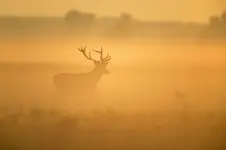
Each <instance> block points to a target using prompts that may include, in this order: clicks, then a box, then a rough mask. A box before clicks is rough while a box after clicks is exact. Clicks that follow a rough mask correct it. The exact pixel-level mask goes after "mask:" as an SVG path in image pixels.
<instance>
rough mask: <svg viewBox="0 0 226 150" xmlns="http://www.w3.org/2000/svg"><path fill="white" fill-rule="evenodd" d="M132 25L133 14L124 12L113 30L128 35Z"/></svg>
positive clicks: (114, 32) (121, 34) (120, 34)
mask: <svg viewBox="0 0 226 150" xmlns="http://www.w3.org/2000/svg"><path fill="white" fill-rule="evenodd" d="M131 25H132V15H130V14H128V13H122V14H121V15H120V17H119V19H118V21H117V22H116V25H115V27H114V29H113V30H112V31H111V32H112V33H113V34H116V35H119V36H127V35H129V33H130V32H131Z"/></svg>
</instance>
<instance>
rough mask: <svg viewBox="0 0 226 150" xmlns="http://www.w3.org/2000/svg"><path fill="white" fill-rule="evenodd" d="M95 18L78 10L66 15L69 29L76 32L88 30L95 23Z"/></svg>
mask: <svg viewBox="0 0 226 150" xmlns="http://www.w3.org/2000/svg"><path fill="white" fill-rule="evenodd" d="M95 17H96V16H95V14H92V13H82V12H79V11H77V10H69V11H68V12H67V13H66V14H65V20H66V21H67V24H68V27H69V28H70V29H74V30H75V31H79V30H81V29H87V28H88V27H89V26H90V25H91V24H92V23H93V21H94V20H95Z"/></svg>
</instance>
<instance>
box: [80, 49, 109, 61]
mask: <svg viewBox="0 0 226 150" xmlns="http://www.w3.org/2000/svg"><path fill="white" fill-rule="evenodd" d="M78 50H79V51H80V52H82V53H83V55H84V56H85V57H86V58H87V59H89V60H92V61H94V62H99V63H102V64H108V62H109V61H110V60H111V56H109V53H108V54H107V56H106V57H103V47H101V50H100V51H97V50H94V49H93V51H94V52H96V53H99V54H100V60H99V61H97V60H95V59H93V58H92V56H91V51H89V56H87V55H86V46H85V47H84V48H82V47H81V48H78Z"/></svg>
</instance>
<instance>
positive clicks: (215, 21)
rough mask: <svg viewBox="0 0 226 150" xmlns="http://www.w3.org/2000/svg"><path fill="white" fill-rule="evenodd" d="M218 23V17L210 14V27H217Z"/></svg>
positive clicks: (219, 21)
mask: <svg viewBox="0 0 226 150" xmlns="http://www.w3.org/2000/svg"><path fill="white" fill-rule="evenodd" d="M220 23H221V20H220V18H219V17H217V16H211V17H210V18H209V25H210V26H211V27H218V26H219V25H220Z"/></svg>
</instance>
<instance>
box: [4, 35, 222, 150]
mask: <svg viewBox="0 0 226 150" xmlns="http://www.w3.org/2000/svg"><path fill="white" fill-rule="evenodd" d="M14 41H15V43H14V45H11V44H10V42H2V44H1V48H2V50H1V59H2V63H1V64H0V68H1V71H0V80H1V82H0V83H1V85H0V88H1V90H0V97H1V102H0V104H1V105H0V111H1V120H0V126H1V128H0V133H1V134H0V136H1V137H0V149H20V150H27V149H34V150H35V149H37V150H40V149H43V150H45V149H48V150H50V149H64V150H67V149H98V150H99V149H104V150H106V149H109V150H111V149H112V150H113V149H114V150H115V149H119V150H125V149H128V150H131V149H136V150H137V149H159V150H162V149H164V150H170V149H172V150H177V149H178V150H187V149H189V150H191V149H192V150H195V149H197V150H202V149H203V150H207V149H208V150H209V149H211V150H212V149H224V148H225V146H224V143H225V140H224V139H225V133H226V127H225V125H226V122H225V111H224V109H225V98H226V94H225V92H224V90H225V87H226V77H225V75H226V71H225V65H226V63H225V60H224V58H225V55H226V52H225V51H224V48H225V46H224V45H222V44H216V43H214V44H210V43H203V42H202V41H200V42H190V41H189V42H187V41H186V40H185V41H181V42H180V41H179V42H178V41H171V42H169V41H168V42H162V41H161V42H153V41H145V42H144V41H142V42H141V41H139V40H137V41H136V40H135V41H132V42H131V41H130V42H128V41H127V42H124V43H123V42H119V41H120V40H118V41H117V42H114V41H108V42H106V41H104V42H102V43H101V45H103V46H104V48H105V49H106V51H109V52H110V54H111V56H112V61H111V63H110V64H109V66H108V69H109V71H110V72H111V73H110V74H108V75H106V76H104V77H103V78H102V79H101V81H100V83H99V85H98V96H97V97H98V99H99V100H100V101H101V102H102V104H103V105H102V106H103V108H101V109H98V110H95V111H93V112H89V113H88V114H81V113H78V112H76V111H75V108H76V106H75V105H73V102H70V105H66V103H67V102H66V101H65V102H61V104H62V105H64V104H65V105H64V107H63V108H64V109H61V110H57V109H55V107H54V106H55V103H56V102H55V101H54V99H53V93H54V87H53V81H52V77H53V75H54V74H56V73H60V72H74V73H79V72H87V71H89V70H91V69H92V67H93V64H92V63H90V62H88V61H87V60H85V59H84V58H83V57H82V56H81V55H79V53H78V52H77V50H76V48H77V47H79V46H81V45H84V44H87V45H89V46H90V48H93V47H94V48H96V49H97V48H98V47H99V46H100V41H98V42H97V41H94V42H93V41H92V39H89V40H88V42H84V41H83V42H81V41H77V42H74V43H73V42H65V41H61V42H60V41H55V42H52V41H48V40H37V42H36V41H31V40H30V41H29V42H26V40H25V41H24V40H22V41H21V42H19V41H16V40H14ZM8 51H10V52H12V53H9V52H8ZM56 62H57V63H56ZM91 101H92V100H91ZM75 103H76V102H74V104H75ZM1 147H2V148H1Z"/></svg>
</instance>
